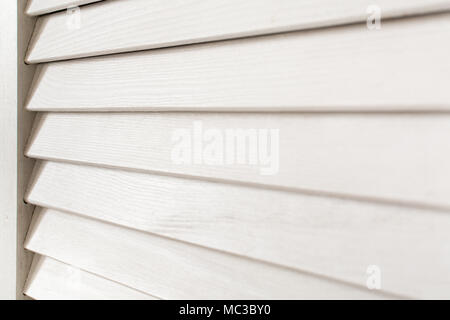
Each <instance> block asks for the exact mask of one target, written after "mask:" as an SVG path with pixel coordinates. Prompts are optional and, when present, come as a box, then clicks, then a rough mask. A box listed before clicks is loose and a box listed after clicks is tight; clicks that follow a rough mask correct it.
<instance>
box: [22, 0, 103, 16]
mask: <svg viewBox="0 0 450 320" xmlns="http://www.w3.org/2000/svg"><path fill="white" fill-rule="evenodd" d="M98 1H102V0H28V5H27V8H26V13H27V14H28V15H31V16H37V15H41V14H46V13H50V12H54V11H58V10H63V9H66V8H69V7H73V6H81V5H85V4H88V3H93V2H98Z"/></svg>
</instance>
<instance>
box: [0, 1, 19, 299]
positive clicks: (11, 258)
mask: <svg viewBox="0 0 450 320" xmlns="http://www.w3.org/2000/svg"><path fill="white" fill-rule="evenodd" d="M16 13H17V2H16V1H2V2H1V4H0V28H1V30H2V31H1V32H0V70H1V72H0V90H1V91H0V150H1V152H0V256H1V263H0V299H1V300H3V299H15V298H16V245H17V241H16V237H17V228H16V223H17V216H16V212H17V201H16V200H17V109H16V107H17V15H16ZM3 30H8V32H3Z"/></svg>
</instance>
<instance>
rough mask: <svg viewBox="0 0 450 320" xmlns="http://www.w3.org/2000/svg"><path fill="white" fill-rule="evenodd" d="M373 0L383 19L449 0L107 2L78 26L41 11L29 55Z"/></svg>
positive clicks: (292, 20) (248, 32)
mask: <svg viewBox="0 0 450 320" xmlns="http://www.w3.org/2000/svg"><path fill="white" fill-rule="evenodd" d="M35 2H36V1H35ZM41 2H42V1H41ZM72 2H74V1H72ZM370 5H378V6H379V7H380V9H381V12H382V18H383V19H386V18H391V17H398V16H405V15H411V14H423V13H428V12H437V11H442V10H448V9H450V1H448V0H395V1H392V0H346V1H336V0H246V1H241V0H214V1H197V0H184V1H179V0H178V1H165V0H121V1H106V2H104V3H101V4H98V5H95V6H89V7H86V8H82V11H81V18H82V20H81V24H80V26H79V29H78V30H72V29H70V28H68V27H67V16H66V13H64V12H62V13H56V14H52V15H50V16H45V17H42V18H41V19H40V21H39V23H38V25H37V28H36V29H35V34H34V37H33V40H32V42H31V46H30V51H29V53H28V57H27V60H28V62H29V63H38V62H44V61H54V60H62V59H70V58H79V57H86V56H93V55H103V54H111V53H118V52H127V51H135V50H142V49H153V48H160V47H167V46H174V45H180V44H188V43H198V42H205V41H211V40H221V39H230V38H237V37H243V36H252V35H260V34H267V33H274V32H282V31H292V30H301V29H310V28H317V27H324V26H333V25H340V24H345V23H354V22H365V21H366V19H367V18H368V17H369V13H367V9H368V8H369V6H370ZM130 35H132V36H130Z"/></svg>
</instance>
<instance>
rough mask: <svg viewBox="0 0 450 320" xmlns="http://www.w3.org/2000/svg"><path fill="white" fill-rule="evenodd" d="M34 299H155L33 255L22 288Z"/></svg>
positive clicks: (66, 265) (52, 260)
mask: <svg viewBox="0 0 450 320" xmlns="http://www.w3.org/2000/svg"><path fill="white" fill-rule="evenodd" d="M25 294H26V295H27V296H29V297H31V298H33V299H35V300H155V299H156V298H155V297H152V296H150V295H147V294H145V293H142V292H139V291H136V290H134V289H131V288H128V287H126V286H124V285H121V284H119V283H116V282H114V281H110V280H108V279H105V278H102V277H99V276H96V275H94V274H92V273H89V272H86V271H83V270H81V269H78V268H76V267H73V266H70V265H68V264H65V263H62V262H59V261H57V260H54V259H52V258H49V257H45V256H40V255H35V257H34V260H33V264H32V268H31V271H30V274H29V277H28V281H27V285H26V287H25Z"/></svg>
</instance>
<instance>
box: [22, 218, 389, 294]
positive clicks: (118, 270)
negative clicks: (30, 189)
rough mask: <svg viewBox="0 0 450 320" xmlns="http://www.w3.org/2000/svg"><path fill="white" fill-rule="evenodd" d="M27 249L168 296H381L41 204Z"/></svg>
mask: <svg viewBox="0 0 450 320" xmlns="http://www.w3.org/2000/svg"><path fill="white" fill-rule="evenodd" d="M33 220H34V223H33V225H32V227H31V228H30V232H29V236H28V239H27V242H26V244H25V246H26V248H27V249H29V250H32V251H35V252H37V253H40V254H43V255H47V256H50V257H52V258H54V259H57V260H60V261H63V262H65V263H68V264H71V265H74V266H77V267H79V268H81V269H83V270H86V271H89V272H92V273H95V274H98V275H101V276H102V277H104V278H108V279H110V280H113V281H116V282H119V283H122V284H125V285H127V286H130V287H132V288H135V289H137V290H139V291H143V292H146V293H149V294H151V295H155V296H158V297H161V298H164V299H281V298H283V299H301V298H324V299H329V298H340V299H350V298H351V299H353V298H356V299H358V298H361V299H364V298H372V299H374V298H375V299H376V298H380V297H383V296H380V295H377V294H376V292H372V291H368V289H364V288H361V289H359V288H355V287H353V286H347V285H345V284H342V283H337V282H334V281H331V280H326V279H321V278H316V277H314V276H311V275H306V274H302V273H298V272H295V271H292V270H289V269H284V268H279V267H276V266H272V265H269V264H264V263H260V262H256V261H253V260H248V259H245V258H241V257H238V256H234V255H228V254H224V253H221V252H218V251H214V250H209V249H205V248H201V247H197V246H193V245H189V244H185V243H183V242H178V241H174V240H168V239H165V238H161V237H157V236H154V235H151V234H146V233H142V232H137V231H134V230H131V229H127V228H121V227H118V226H114V225H110V224H106V223H102V222H99V221H96V220H90V219H85V218H82V217H80V216H76V215H72V214H67V213H63V212H59V211H55V210H47V209H43V211H41V212H40V213H37V214H36V215H35V216H34V217H33Z"/></svg>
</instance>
